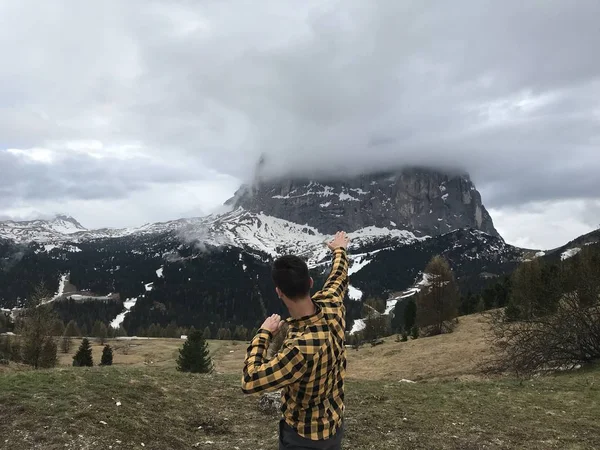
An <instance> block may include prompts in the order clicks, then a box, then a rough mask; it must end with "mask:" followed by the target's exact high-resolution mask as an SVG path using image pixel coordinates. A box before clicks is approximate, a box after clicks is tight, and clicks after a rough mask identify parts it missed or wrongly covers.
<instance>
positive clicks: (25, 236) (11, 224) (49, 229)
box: [0, 215, 86, 242]
mask: <svg viewBox="0 0 600 450" xmlns="http://www.w3.org/2000/svg"><path fill="white" fill-rule="evenodd" d="M84 231H86V228H84V227H83V226H82V225H81V224H80V223H79V222H77V221H76V220H75V219H73V218H72V217H70V216H65V215H58V216H56V217H54V219H51V220H29V221H23V222H18V221H14V220H6V221H0V239H2V238H3V239H10V240H14V241H16V242H30V241H40V242H41V241H49V240H50V241H51V240H56V239H62V238H64V237H65V236H68V235H71V234H75V233H81V232H84Z"/></svg>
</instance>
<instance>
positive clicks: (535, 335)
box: [485, 292, 600, 376]
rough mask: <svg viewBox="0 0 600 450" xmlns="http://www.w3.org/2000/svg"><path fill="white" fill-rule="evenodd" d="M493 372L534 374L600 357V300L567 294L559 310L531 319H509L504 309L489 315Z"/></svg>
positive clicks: (565, 368) (487, 366)
mask: <svg viewBox="0 0 600 450" xmlns="http://www.w3.org/2000/svg"><path fill="white" fill-rule="evenodd" d="M488 318H489V321H490V324H491V334H490V336H489V338H490V341H491V344H492V348H493V356H492V358H491V359H490V360H489V361H486V363H485V366H486V368H487V369H488V370H489V371H492V372H506V371H509V372H514V373H516V374H517V375H521V376H529V375H531V374H534V373H539V372H546V371H555V370H572V369H574V368H577V367H578V366H581V365H584V364H588V363H591V362H593V361H595V360H599V359H600V301H597V302H595V303H594V304H591V305H590V303H589V301H587V300H586V301H580V299H579V295H578V294H577V292H573V293H569V294H565V295H564V296H563V298H562V299H561V301H560V302H559V304H558V306H557V308H556V312H555V313H554V314H548V315H545V316H540V317H534V318H531V319H528V320H521V321H510V320H507V318H506V315H505V311H504V310H496V311H493V312H490V313H489V314H488Z"/></svg>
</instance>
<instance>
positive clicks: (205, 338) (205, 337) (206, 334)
mask: <svg viewBox="0 0 600 450" xmlns="http://www.w3.org/2000/svg"><path fill="white" fill-rule="evenodd" d="M202 337H203V338H204V340H205V341H207V340H208V339H210V338H211V334H210V328H209V327H206V328H205V329H204V333H202Z"/></svg>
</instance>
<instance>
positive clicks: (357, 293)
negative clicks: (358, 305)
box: [348, 285, 363, 301]
mask: <svg viewBox="0 0 600 450" xmlns="http://www.w3.org/2000/svg"><path fill="white" fill-rule="evenodd" d="M362 296H363V293H362V291H361V290H360V289H356V288H355V287H354V286H352V285H349V286H348V297H350V299H351V300H355V301H358V300H360V299H361V298H362Z"/></svg>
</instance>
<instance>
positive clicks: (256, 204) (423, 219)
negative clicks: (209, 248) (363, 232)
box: [228, 168, 499, 236]
mask: <svg viewBox="0 0 600 450" xmlns="http://www.w3.org/2000/svg"><path fill="white" fill-rule="evenodd" d="M228 204H230V205H232V206H233V207H242V208H244V209H246V210H248V211H252V212H257V213H258V212H261V213H264V214H266V215H269V216H274V217H279V218H281V219H285V220H288V221H290V222H295V223H302V224H307V225H310V226H312V227H314V228H316V229H318V230H319V231H320V232H322V233H328V234H331V233H334V232H335V231H337V230H339V229H344V230H348V231H355V230H359V229H361V228H364V227H367V226H377V227H381V228H390V229H400V230H408V231H411V232H413V233H415V234H416V235H417V236H426V235H429V236H438V235H440V234H444V233H447V232H449V231H452V230H455V229H461V228H474V229H476V230H480V231H483V232H485V233H488V234H490V235H493V236H499V234H498V232H497V231H496V229H495V228H494V224H493V221H492V218H491V217H490V215H489V213H488V212H487V210H486V209H485V207H484V206H483V203H482V201H481V195H480V194H479V192H478V191H477V189H476V188H475V185H474V184H473V182H472V181H471V180H470V178H469V176H468V175H466V174H462V175H448V174H444V173H442V172H438V171H434V170H430V169H418V168H410V169H404V170H401V171H399V172H394V173H379V174H373V175H364V176H357V177H353V178H345V179H342V180H335V179H333V180H320V181H315V180H281V181H256V182H255V183H254V184H253V185H252V186H243V187H242V188H240V190H238V192H236V194H235V196H234V197H233V198H232V199H230V200H229V201H228Z"/></svg>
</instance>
